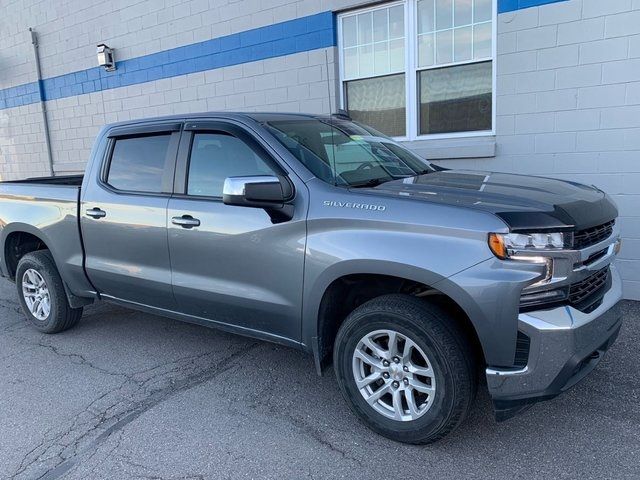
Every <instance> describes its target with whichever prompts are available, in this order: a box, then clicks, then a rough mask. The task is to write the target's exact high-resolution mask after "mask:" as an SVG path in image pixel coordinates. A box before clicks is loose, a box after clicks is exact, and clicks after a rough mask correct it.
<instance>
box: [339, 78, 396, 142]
mask: <svg viewBox="0 0 640 480" xmlns="http://www.w3.org/2000/svg"><path fill="white" fill-rule="evenodd" d="M404 83H405V81H404V74H400V75H390V76H387V77H377V78H368V79H366V80H353V81H350V82H346V84H345V85H346V88H345V90H346V92H345V93H346V102H347V109H348V111H349V115H351V118H353V119H354V120H356V121H359V122H362V123H365V124H367V125H371V126H372V127H374V128H375V129H377V130H380V131H381V132H383V133H386V134H387V135H391V136H394V137H400V136H404V135H405V132H406V107H405V103H406V99H405V85H404Z"/></svg>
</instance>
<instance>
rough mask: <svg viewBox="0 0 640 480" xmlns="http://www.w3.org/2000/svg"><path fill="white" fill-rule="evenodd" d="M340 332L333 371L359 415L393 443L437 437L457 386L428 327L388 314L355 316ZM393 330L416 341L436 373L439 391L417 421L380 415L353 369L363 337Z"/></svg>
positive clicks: (451, 405)
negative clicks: (366, 395)
mask: <svg viewBox="0 0 640 480" xmlns="http://www.w3.org/2000/svg"><path fill="white" fill-rule="evenodd" d="M345 326H346V328H345V330H344V331H342V332H341V334H340V337H341V339H343V340H342V341H339V344H337V345H336V349H335V358H334V368H335V370H336V374H337V375H338V380H339V384H340V388H341V390H342V393H343V396H344V397H345V399H346V400H347V402H349V404H350V405H351V407H352V408H353V409H354V410H355V411H356V413H357V414H358V415H360V416H361V417H364V418H365V419H366V421H367V423H368V424H369V426H370V427H371V428H372V429H373V430H375V431H377V432H378V433H380V434H382V435H384V436H386V437H388V438H392V439H394V440H398V441H402V442H409V443H423V441H424V439H425V438H429V437H431V436H432V435H437V433H438V431H439V430H440V429H441V428H442V427H443V425H445V424H446V423H447V422H448V420H449V418H450V416H451V415H452V413H453V411H454V410H455V397H456V391H455V389H456V385H455V382H454V380H453V379H454V375H453V374H452V369H451V367H450V365H449V359H448V358H447V356H446V354H445V352H444V351H442V348H441V347H440V346H439V344H438V342H437V340H436V339H435V338H433V335H432V334H431V332H430V331H429V329H428V328H425V326H420V325H418V326H417V325H416V324H415V322H413V321H411V320H410V319H408V318H407V317H406V316H404V315H402V314H398V313H394V312H389V311H380V312H375V313H365V314H363V315H354V316H353V317H352V318H350V319H349V325H345ZM382 329H391V330H395V331H397V332H398V333H401V334H402V335H405V336H406V337H408V338H410V339H411V340H412V341H414V342H415V343H416V344H417V345H418V346H419V347H420V348H421V349H422V350H423V351H424V353H425V354H426V356H427V358H428V359H429V361H430V362H431V364H432V365H431V366H432V369H433V370H434V375H435V383H436V392H435V394H434V397H435V398H434V399H433V403H432V405H431V407H430V408H429V410H428V411H427V412H426V413H424V414H423V415H422V416H420V417H419V418H417V419H416V420H412V421H408V422H401V421H397V420H392V419H390V418H387V417H385V416H384V415H382V414H380V413H378V412H377V411H376V410H374V409H373V407H371V406H370V405H369V404H368V403H367V402H366V400H365V399H364V397H363V396H362V394H361V393H360V391H359V390H358V388H357V386H356V384H355V379H354V377H353V370H352V361H353V360H352V358H353V352H354V350H355V348H356V346H357V345H358V343H359V341H360V339H361V338H363V337H364V336H365V335H367V334H368V333H371V332H373V331H376V330H382Z"/></svg>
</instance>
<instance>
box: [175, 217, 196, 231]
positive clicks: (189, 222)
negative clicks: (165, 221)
mask: <svg viewBox="0 0 640 480" xmlns="http://www.w3.org/2000/svg"><path fill="white" fill-rule="evenodd" d="M171 223H173V224H174V225H180V226H181V227H182V228H192V227H198V226H200V220H198V219H197V218H193V217H192V216H191V215H182V216H181V217H173V218H172V219H171Z"/></svg>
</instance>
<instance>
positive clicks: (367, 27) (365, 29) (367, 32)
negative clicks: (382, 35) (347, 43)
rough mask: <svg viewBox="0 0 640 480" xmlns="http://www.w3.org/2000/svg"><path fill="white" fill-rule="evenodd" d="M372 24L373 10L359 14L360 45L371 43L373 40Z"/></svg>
mask: <svg viewBox="0 0 640 480" xmlns="http://www.w3.org/2000/svg"><path fill="white" fill-rule="evenodd" d="M372 27H373V26H372V24H371V12H368V13H361V14H360V15H358V45H364V44H365V43H371V42H372V41H373V30H372Z"/></svg>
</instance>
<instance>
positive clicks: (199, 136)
mask: <svg viewBox="0 0 640 480" xmlns="http://www.w3.org/2000/svg"><path fill="white" fill-rule="evenodd" d="M251 175H274V172H273V170H272V169H271V168H270V167H269V166H268V165H267V164H266V163H265V161H264V160H263V159H262V158H261V157H260V156H259V155H258V154H257V153H256V152H255V151H254V150H253V149H252V148H251V147H250V146H249V145H247V144H246V143H245V142H244V141H242V140H241V139H239V138H238V137H234V136H233V135H229V134H226V133H196V134H195V135H194V138H193V146H192V147H191V157H190V160H189V177H188V180H187V194H189V195H199V196H207V197H221V196H222V187H223V186H224V181H225V179H227V178H228V177H243V176H251Z"/></svg>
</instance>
